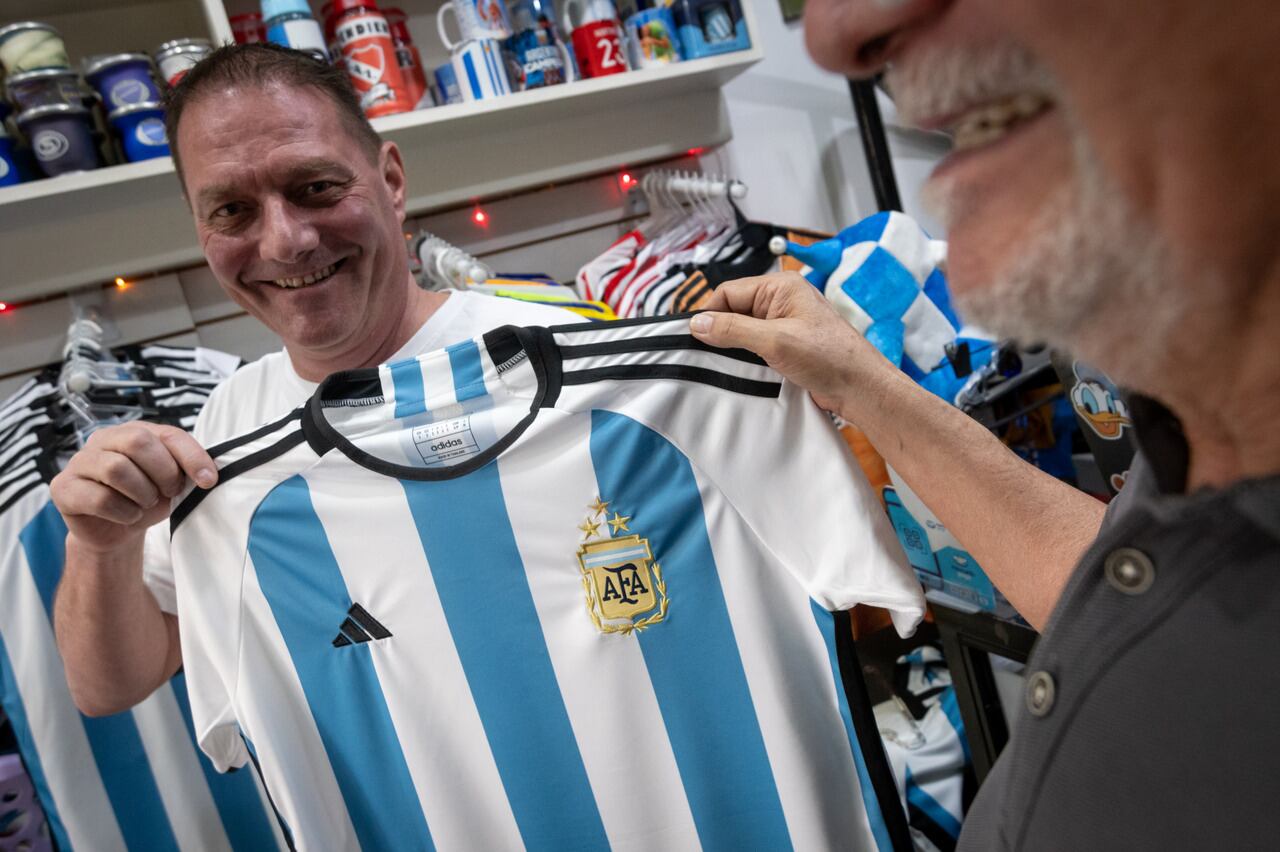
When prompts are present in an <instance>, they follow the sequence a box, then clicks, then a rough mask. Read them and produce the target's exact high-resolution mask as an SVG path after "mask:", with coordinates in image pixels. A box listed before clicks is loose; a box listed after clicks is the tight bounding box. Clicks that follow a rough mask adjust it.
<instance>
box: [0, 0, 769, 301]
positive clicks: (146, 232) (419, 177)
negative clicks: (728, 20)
mask: <svg viewBox="0 0 1280 852" xmlns="http://www.w3.org/2000/svg"><path fill="white" fill-rule="evenodd" d="M54 2H55V3H60V6H59V8H60V9H62V8H63V7H67V9H69V8H70V7H71V5H72V4H70V3H69V2H63V0H54ZM178 2H181V3H183V4H187V5H185V6H184V8H183V16H184V18H189V17H190V16H191V15H192V14H193V13H194V14H195V15H196V16H198V17H203V18H204V22H205V23H206V24H207V33H208V35H209V36H210V37H211V38H212V39H213V40H215V41H219V40H221V41H230V24H229V23H228V20H227V10H226V8H225V7H224V6H223V5H222V3H221V2H219V0H166V2H162V3H157V4H152V5H154V6H156V7H157V8H162V9H167V8H171V7H173V6H174V4H175V3H178ZM197 3H198V4H199V11H198V12H197V11H196V10H194V9H192V8H191V6H192V5H194V4H197ZM19 5H26V6H27V7H29V8H24V9H20V10H18V14H15V15H9V14H7V11H8V10H7V9H6V15H5V18H6V19H9V18H12V19H14V20H18V19H22V18H24V17H25V18H33V19H40V18H41V16H40V14H39V13H38V9H39V7H40V6H41V4H40V3H36V2H28V3H26V4H19ZM87 5H88V6H91V7H92V8H93V10H94V14H96V15H101V14H103V13H104V12H110V11H111V10H114V9H118V10H119V11H122V12H123V11H125V10H126V9H127V10H134V9H137V8H138V7H139V5H143V6H145V5H146V4H145V3H144V4H137V3H131V2H125V0H90V2H89V3H88V4H87ZM743 8H744V15H745V18H746V21H747V26H748V29H749V31H750V32H752V33H757V32H758V28H757V27H756V26H755V19H754V15H753V10H752V8H751V3H750V2H749V0H747V2H744V3H743ZM63 11H66V9H63ZM201 13H203V14H201ZM46 17H48V16H47V15H46ZM58 23H63V25H64V26H65V18H64V19H63V20H61V21H58ZM418 29H421V27H418ZM187 33H188V34H191V35H204V33H201V32H191V31H190V29H188V31H187ZM761 57H762V51H761V49H760V47H759V46H758V43H757V44H755V45H754V46H753V47H752V48H751V49H750V50H746V51H739V52H736V53H728V54H723V55H721V56H715V57H708V58H704V59H697V60H693V61H689V62H683V63H678V64H675V65H670V66H665V67H660V68H650V69H645V70H643V71H633V72H629V73H626V74H619V75H614V76H610V77H604V78H598V79H592V80H579V81H577V82H574V83H571V84H567V85H560V86H553V87H548V88H545V89H539V90H534V91H529V92H520V93H517V94H513V95H510V96H507V97H504V98H499V99H493V100H487V101H477V102H472V103H466V104H455V105H451V106H445V107H436V108H432V109H424V110H416V111H414V112H411V113H404V114H400V115H393V116H387V117H385V118H380V119H377V120H375V121H374V126H375V127H376V128H377V129H378V131H379V132H380V133H382V134H383V136H384V137H385V138H387V139H389V140H391V141H394V142H395V143H396V144H397V145H399V146H400V149H401V152H402V154H403V156H404V160H405V166H406V170H407V172H408V176H409V192H408V198H407V207H408V212H409V214H411V215H416V214H421V213H424V212H428V211H430V210H433V209H439V208H441V207H446V206H451V205H456V204H460V203H466V202H468V201H470V200H473V199H474V200H478V199H481V198H484V197H486V196H492V195H495V194H500V193H505V192H512V191H517V190H520V189H525V188H529V187H533V186H538V185H541V184H545V183H549V182H555V181H562V180H567V179H570V178H573V177H577V176H584V175H589V174H595V173H599V172H601V171H606V170H609V169H614V168H619V167H623V166H628V165H634V164H639V163H643V162H649V161H653V160H658V159H662V158H666V157H672V156H678V155H681V154H684V153H686V152H688V151H690V150H692V149H699V148H705V147H710V146H714V145H719V144H723V143H724V142H727V141H728V140H729V139H730V137H731V135H732V134H731V129H730V126H729V121H728V117H727V114H726V112H725V109H724V105H723V101H722V98H721V94H720V89H721V87H722V86H723V85H724V84H725V83H727V82H728V81H729V80H731V79H733V78H734V77H736V76H737V75H738V74H741V73H742V72H743V71H745V70H746V69H747V68H749V67H750V66H751V65H753V64H755V63H756V62H757V61H759V59H760V58H761ZM0 257H3V258H4V267H5V268H4V275H3V277H0V301H7V302H11V303H12V302H20V301H23V300H27V299H32V298H38V297H41V296H45V295H49V294H54V293H60V292H64V291H66V290H69V289H72V288H75V287H79V286H83V285H87V284H94V283H100V282H105V281H110V280H111V279H113V278H114V277H116V276H118V275H119V276H125V277H128V276H130V275H135V274H142V273H147V272H152V271H158V270H163V269H168V268H174V267H177V266H183V265H188V264H194V263H199V262H200V261H201V260H202V255H201V252H200V247H199V244H198V243H197V241H196V235H195V231H194V228H193V227H192V224H191V217H190V213H189V211H188V209H187V206H186V203H185V202H184V201H183V199H182V196H181V192H180V189H179V186H178V184H177V180H176V177H175V176H174V173H173V164H172V161H171V160H170V159H169V158H163V159H158V160H152V161H149V162H144V163H135V164H130V165H124V166H112V167H109V168H104V169H99V170H97V171H92V172H84V173H80V174H73V175H64V176H61V177H58V178H50V179H45V180H40V181H33V182H30V183H26V184H20V185H18V186H14V187H5V188H3V189H0Z"/></svg>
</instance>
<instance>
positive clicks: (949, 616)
mask: <svg viewBox="0 0 1280 852" xmlns="http://www.w3.org/2000/svg"><path fill="white" fill-rule="evenodd" d="M849 93H850V95H851V97H852V99H853V110H854V112H855V113H856V115H857V118H858V131H859V133H860V135H861V137H862V151H863V154H864V155H865V157H866V160H867V169H868V171H869V172H870V173H871V185H872V188H873V189H874V191H875V196H876V204H877V205H878V206H879V208H880V209H881V210H902V198H901V196H900V195H899V194H898V180H897V177H896V175H895V174H894V170H893V158H892V156H891V154H890V151H889V140H888V137H887V136H886V134H885V131H884V121H883V119H882V118H881V116H880V106H879V104H878V103H877V102H876V84H875V82H874V81H872V80H850V81H849ZM930 609H931V610H932V611H933V616H934V620H935V621H936V622H937V624H938V632H939V633H940V634H941V638H942V650H943V656H944V657H945V658H946V661H947V667H948V668H949V669H950V670H951V681H952V683H953V684H954V685H955V688H956V703H957V704H958V705H959V708H960V716H961V718H963V720H964V729H965V735H966V737H967V739H968V740H969V750H970V753H971V754H972V756H973V768H974V775H975V776H976V778H977V780H978V783H979V784H981V783H982V781H983V780H984V779H985V778H986V776H987V773H989V772H990V771H991V767H992V765H993V764H994V763H995V760H996V758H997V757H998V756H999V754H1000V751H1001V750H1002V749H1003V748H1004V746H1005V744H1006V743H1007V742H1008V740H1009V725H1008V720H1007V719H1005V715H1004V710H1003V707H1002V705H1001V703H1000V695H999V692H998V691H997V690H996V682H995V674H994V672H993V671H992V668H991V660H990V658H989V657H988V655H989V654H997V655H999V656H1001V657H1005V658H1007V659H1010V660H1014V661H1016V662H1020V663H1026V662H1027V660H1028V658H1029V657H1030V656H1031V651H1032V649H1033V648H1034V646H1035V642H1036V639H1037V638H1038V637H1039V634H1037V633H1036V632H1035V631H1034V630H1032V629H1031V628H1029V627H1023V626H1021V625H1018V624H1014V623H1012V622H1007V621H1003V620H1001V619H998V618H996V617H995V616H993V615H989V614H987V613H983V612H976V613H966V612H962V611H960V610H956V609H952V608H950V607H947V606H942V605H939V604H937V603H933V602H930Z"/></svg>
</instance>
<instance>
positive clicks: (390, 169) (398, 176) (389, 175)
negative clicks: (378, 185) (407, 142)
mask: <svg viewBox="0 0 1280 852" xmlns="http://www.w3.org/2000/svg"><path fill="white" fill-rule="evenodd" d="M378 168H379V169H380V170H381V172H382V179H383V181H385V182H386V184H387V191H388V192H390V193H391V200H392V202H394V204H395V206H396V213H397V214H399V216H400V221H401V222H404V198H405V192H406V186H405V173H404V160H402V159H401V158H400V149H399V148H397V147H396V143H394V142H383V143H382V148H381V150H380V151H379V153H378Z"/></svg>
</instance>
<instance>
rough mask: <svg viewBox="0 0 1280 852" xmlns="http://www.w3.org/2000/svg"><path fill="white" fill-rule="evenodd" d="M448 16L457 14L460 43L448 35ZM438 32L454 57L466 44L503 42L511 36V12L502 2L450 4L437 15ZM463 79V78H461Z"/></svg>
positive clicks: (463, 0)
mask: <svg viewBox="0 0 1280 852" xmlns="http://www.w3.org/2000/svg"><path fill="white" fill-rule="evenodd" d="M445 12H453V16H454V17H455V18H457V20H458V33H459V34H460V36H461V37H460V38H459V39H458V40H457V41H454V40H453V39H451V38H449V34H448V33H446V32H445V28H444V17H445ZM436 30H437V31H438V32H439V33H440V41H441V42H442V43H443V44H444V47H445V50H448V51H449V52H450V53H452V52H453V51H454V49H455V48H458V47H460V46H462V45H463V44H465V43H466V42H472V41H482V40H484V39H497V40H499V41H501V40H502V39H504V38H506V37H507V36H509V35H511V23H510V21H508V19H507V8H506V7H505V6H503V5H502V0H448V2H446V3H445V4H444V5H443V6H441V7H440V11H439V12H437V13H436ZM459 79H461V78H459Z"/></svg>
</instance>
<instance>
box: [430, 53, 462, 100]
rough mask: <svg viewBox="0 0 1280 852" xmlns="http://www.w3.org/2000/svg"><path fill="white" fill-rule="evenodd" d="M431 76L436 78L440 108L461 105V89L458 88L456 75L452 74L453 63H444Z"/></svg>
mask: <svg viewBox="0 0 1280 852" xmlns="http://www.w3.org/2000/svg"><path fill="white" fill-rule="evenodd" d="M431 76H432V77H435V78H436V93H437V96H438V97H439V99H440V106H444V105H445V104H460V103H462V89H460V88H458V75H457V74H455V73H453V63H451V62H446V63H445V64H443V65H441V66H440V67H439V68H437V69H436V70H435V71H433V72H431Z"/></svg>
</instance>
